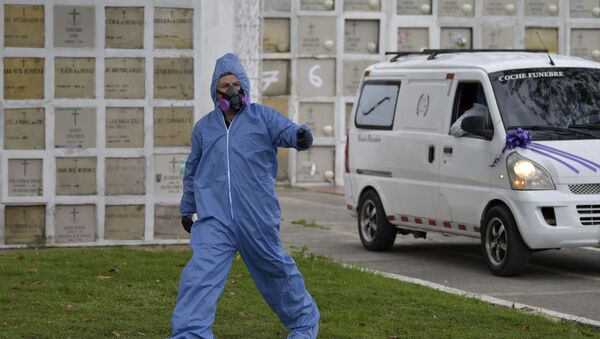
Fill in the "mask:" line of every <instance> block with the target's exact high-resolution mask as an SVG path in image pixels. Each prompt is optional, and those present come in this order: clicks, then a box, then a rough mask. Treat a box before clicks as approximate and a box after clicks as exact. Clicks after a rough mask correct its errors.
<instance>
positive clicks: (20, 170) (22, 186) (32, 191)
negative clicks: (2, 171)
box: [8, 159, 44, 197]
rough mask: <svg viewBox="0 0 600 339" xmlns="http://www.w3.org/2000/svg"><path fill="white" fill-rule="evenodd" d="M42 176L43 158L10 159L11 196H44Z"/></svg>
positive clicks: (9, 182)
mask: <svg viewBox="0 0 600 339" xmlns="http://www.w3.org/2000/svg"><path fill="white" fill-rule="evenodd" d="M42 178H43V176H42V159H8V195H9V196H11V197H37V196H42V195H43V189H44V186H43V183H42V182H43V181H42Z"/></svg>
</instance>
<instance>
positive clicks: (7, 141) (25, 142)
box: [4, 108, 46, 150]
mask: <svg viewBox="0 0 600 339" xmlns="http://www.w3.org/2000/svg"><path fill="white" fill-rule="evenodd" d="M44 122H45V114H44V109H43V108H7V109H5V110H4V149H23V150H25V149H45V148H46V147H45V144H46V143H45V136H46V128H45V123H44Z"/></svg>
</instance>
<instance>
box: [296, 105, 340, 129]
mask: <svg viewBox="0 0 600 339" xmlns="http://www.w3.org/2000/svg"><path fill="white" fill-rule="evenodd" d="M333 115H334V106H333V104H332V103H328V102H301V103H300V106H299V112H298V122H299V123H300V124H306V125H307V126H308V127H310V129H311V130H312V134H313V136H315V137H325V138H331V137H333V136H334V124H333Z"/></svg>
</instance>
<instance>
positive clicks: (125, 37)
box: [104, 7, 144, 49]
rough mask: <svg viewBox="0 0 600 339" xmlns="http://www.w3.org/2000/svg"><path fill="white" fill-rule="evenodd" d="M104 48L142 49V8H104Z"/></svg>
mask: <svg viewBox="0 0 600 339" xmlns="http://www.w3.org/2000/svg"><path fill="white" fill-rule="evenodd" d="M104 15H105V35H104V47H105V48H131V49H141V48H144V7H105V9H104Z"/></svg>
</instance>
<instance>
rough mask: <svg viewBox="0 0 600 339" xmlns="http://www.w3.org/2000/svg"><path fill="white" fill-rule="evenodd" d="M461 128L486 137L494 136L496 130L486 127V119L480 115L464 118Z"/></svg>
mask: <svg viewBox="0 0 600 339" xmlns="http://www.w3.org/2000/svg"><path fill="white" fill-rule="evenodd" d="M460 128H462V130H463V131H465V132H467V133H470V134H473V135H476V136H479V137H483V138H485V139H492V137H493V136H494V131H493V130H491V129H486V128H485V119H484V118H483V117H480V116H472V117H466V118H464V119H463V120H462V122H461V124H460Z"/></svg>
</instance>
